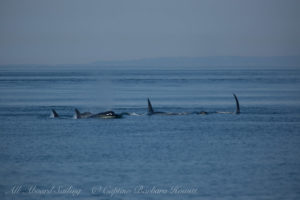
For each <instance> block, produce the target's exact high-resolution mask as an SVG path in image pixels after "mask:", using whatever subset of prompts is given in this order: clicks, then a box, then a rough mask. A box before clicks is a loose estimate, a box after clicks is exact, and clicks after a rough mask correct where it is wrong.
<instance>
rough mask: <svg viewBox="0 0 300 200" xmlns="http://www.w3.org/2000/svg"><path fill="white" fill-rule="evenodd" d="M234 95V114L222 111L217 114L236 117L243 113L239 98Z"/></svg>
mask: <svg viewBox="0 0 300 200" xmlns="http://www.w3.org/2000/svg"><path fill="white" fill-rule="evenodd" d="M232 95H233V97H234V99H235V111H234V112H221V111H218V112H216V113H218V114H236V115H238V114H240V113H241V110H240V103H239V100H238V98H237V96H236V95H235V94H234V93H232Z"/></svg>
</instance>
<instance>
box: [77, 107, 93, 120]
mask: <svg viewBox="0 0 300 200" xmlns="http://www.w3.org/2000/svg"><path fill="white" fill-rule="evenodd" d="M91 116H93V113H90V112H84V113H80V112H79V110H78V109H77V108H75V115H74V119H86V118H89V117H91Z"/></svg>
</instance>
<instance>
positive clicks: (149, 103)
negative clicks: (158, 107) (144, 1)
mask: <svg viewBox="0 0 300 200" xmlns="http://www.w3.org/2000/svg"><path fill="white" fill-rule="evenodd" d="M152 113H154V110H153V108H152V105H151V102H150V99H149V98H148V114H152Z"/></svg>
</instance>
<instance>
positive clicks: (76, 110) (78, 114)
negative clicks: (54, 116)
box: [74, 108, 81, 119]
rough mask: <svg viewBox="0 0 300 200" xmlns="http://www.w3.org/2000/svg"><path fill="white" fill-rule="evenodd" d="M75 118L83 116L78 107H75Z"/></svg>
mask: <svg viewBox="0 0 300 200" xmlns="http://www.w3.org/2000/svg"><path fill="white" fill-rule="evenodd" d="M74 118H75V119H80V118H81V114H80V112H79V110H78V109H77V108H75V116H74Z"/></svg>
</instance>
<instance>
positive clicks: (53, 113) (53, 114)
mask: <svg viewBox="0 0 300 200" xmlns="http://www.w3.org/2000/svg"><path fill="white" fill-rule="evenodd" d="M50 117H52V118H56V117H59V115H58V114H57V112H56V111H55V110H54V109H51V116H50Z"/></svg>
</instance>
